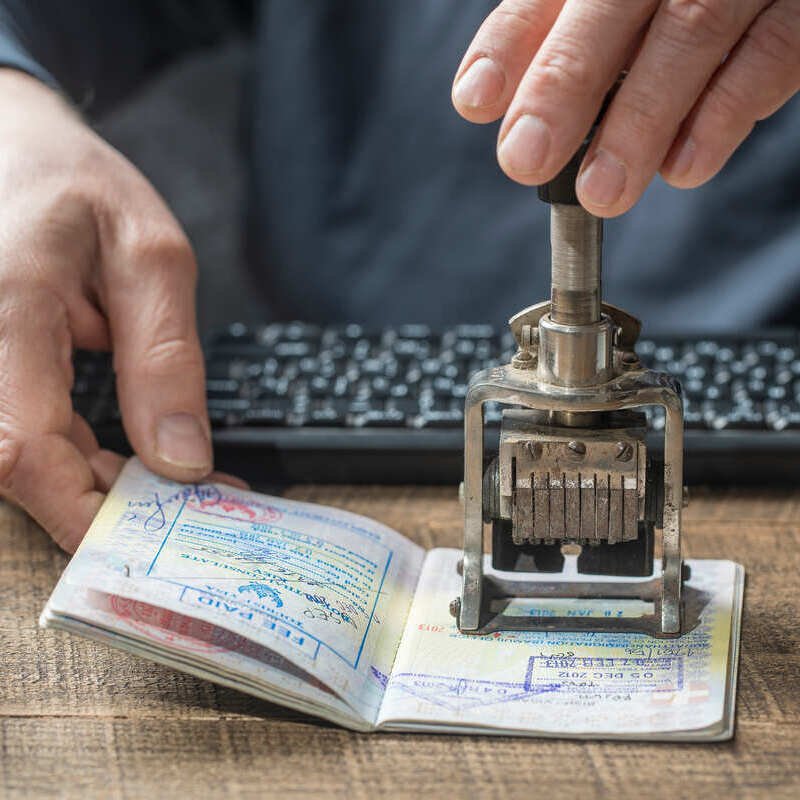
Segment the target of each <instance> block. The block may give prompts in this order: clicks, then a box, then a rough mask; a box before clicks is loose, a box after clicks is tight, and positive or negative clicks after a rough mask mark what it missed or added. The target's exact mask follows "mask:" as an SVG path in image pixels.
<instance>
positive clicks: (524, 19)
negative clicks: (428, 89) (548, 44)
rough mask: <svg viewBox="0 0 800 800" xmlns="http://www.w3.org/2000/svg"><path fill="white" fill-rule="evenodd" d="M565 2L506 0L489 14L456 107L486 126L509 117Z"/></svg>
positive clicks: (462, 75)
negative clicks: (521, 83) (520, 86)
mask: <svg viewBox="0 0 800 800" xmlns="http://www.w3.org/2000/svg"><path fill="white" fill-rule="evenodd" d="M564 2H565V0H504V2H502V3H500V5H499V6H498V7H497V8H496V9H495V10H494V11H492V13H491V14H489V16H488V17H487V18H486V20H485V21H484V23H483V25H481V27H480V28H479V29H478V32H477V33H476V34H475V38H474V39H473V40H472V43H471V44H470V46H469V47H468V48H467V52H466V53H465V55H464V58H463V59H462V60H461V64H460V66H459V68H458V71H457V72H456V77H455V80H454V81H453V105H454V106H455V109H456V111H458V113H459V114H461V116H462V117H464V118H465V119H467V120H469V121H470V122H479V123H484V122H493V121H494V120H496V119H499V118H500V117H501V116H502V115H503V114H504V113H505V111H506V109H507V108H508V105H509V103H510V102H511V98H512V97H513V96H514V92H515V91H516V88H517V85H518V84H519V81H520V78H522V76H523V74H524V73H525V70H526V69H527V68H528V65H529V64H530V63H531V59H532V58H533V56H534V55H535V53H536V51H537V50H538V49H539V46H540V45H541V44H542V42H543V41H544V38H545V36H547V32H548V31H549V30H550V28H551V27H552V25H553V23H554V22H555V21H556V17H558V13H559V11H560V10H561V8H562V6H563V5H564Z"/></svg>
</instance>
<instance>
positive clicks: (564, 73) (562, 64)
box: [534, 39, 598, 95]
mask: <svg viewBox="0 0 800 800" xmlns="http://www.w3.org/2000/svg"><path fill="white" fill-rule="evenodd" d="M584 52H585V51H584V50H583V49H582V48H581V47H579V46H577V45H575V44H574V43H571V42H570V41H568V40H564V39H562V40H561V41H554V42H553V43H552V44H550V45H548V46H547V48H546V49H543V50H542V51H541V52H540V54H539V56H538V57H537V59H536V61H535V67H534V69H535V72H534V81H535V83H536V88H537V89H538V90H543V91H558V92H564V91H565V90H566V91H567V92H569V94H570V95H574V94H583V93H585V92H586V91H587V90H590V89H591V88H592V87H593V86H594V84H595V83H596V82H597V73H598V71H597V70H596V69H595V68H593V67H592V65H591V64H590V63H589V59H587V58H586V57H585V55H584Z"/></svg>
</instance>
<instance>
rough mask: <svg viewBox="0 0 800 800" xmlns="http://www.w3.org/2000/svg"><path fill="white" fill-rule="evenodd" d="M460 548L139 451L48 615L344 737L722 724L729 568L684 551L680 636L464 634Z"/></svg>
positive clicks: (730, 700) (542, 603) (729, 728)
mask: <svg viewBox="0 0 800 800" xmlns="http://www.w3.org/2000/svg"><path fill="white" fill-rule="evenodd" d="M459 558H460V551H458V550H451V549H434V550H430V551H425V550H423V549H422V548H420V547H418V546H417V545H416V544H414V543H413V542H411V541H409V540H408V539H406V538H405V537H404V536H402V535H401V534H399V533H397V532H396V531H394V530H391V529H390V528H388V527H386V526H385V525H382V524H380V523H379V522H375V521H374V520H371V519H367V518H366V517H362V516H358V515H356V514H352V513H349V512H346V511H341V510H337V509H334V508H329V507H326V506H320V505H314V504H311V503H303V502H297V501H293V500H287V499H284V498H281V497H270V496H267V495H263V494H258V493H255V492H249V491H243V490H240V489H235V488H233V487H230V486H227V485H224V484H215V483H207V484H197V485H183V484H178V483H173V482H171V481H168V480H165V479H163V478H160V477H158V476H156V475H154V474H152V473H150V472H149V471H147V470H146V469H145V467H144V466H143V465H142V464H141V462H139V461H138V460H136V459H132V460H130V461H129V462H128V464H127V465H126V467H125V469H124V470H123V472H122V474H121V475H120V477H119V480H118V481H117V482H116V484H115V485H114V487H113V489H112V491H111V492H110V493H109V495H108V497H107V499H106V501H105V503H104V505H103V507H102V509H101V510H100V513H99V514H98V515H97V517H96V518H95V520H94V522H93V524H92V526H91V528H90V529H89V532H88V533H87V535H86V537H85V539H84V540H83V542H82V544H81V546H80V548H79V549H78V551H77V553H76V554H75V555H74V556H73V558H72V560H71V561H70V563H69V565H68V566H67V568H66V570H65V571H64V574H63V575H62V577H61V579H60V580H59V582H58V585H57V586H56V588H55V590H54V592H53V594H52V596H51V597H50V599H49V601H48V603H47V606H46V607H45V609H44V611H43V613H42V617H41V620H40V624H41V625H42V626H44V627H47V628H59V629H62V630H65V631H70V632H72V633H77V634H80V635H82V636H86V637H88V638H90V639H94V640H96V641H99V642H105V643H107V644H109V645H112V646H114V647H118V648H120V649H122V650H125V651H127V652H129V653H133V654H135V655H138V656H142V657H144V658H148V659H150V660H152V661H156V662H159V663H161V664H164V665H167V666H169V667H172V668H174V669H178V670H182V671H184V672H188V673H191V674H192V675H195V676H198V677H200V678H204V679H207V680H210V681H214V682H216V683H219V684H222V685H225V686H229V687H232V688H234V689H238V690H240V691H242V692H247V693H249V694H252V695H255V696H256V697H260V698H263V699H266V700H269V701H272V702H274V703H279V704H282V705H285V706H289V707H291V708H294V709H297V710H300V711H303V712H306V713H308V714H312V715H316V716H318V717H322V718H325V719H327V720H330V721H333V722H335V723H338V724H340V725H343V726H345V727H347V728H351V729H353V730H360V731H372V730H389V731H427V732H442V733H473V734H505V735H528V736H557V737H583V738H598V739H600V738H603V739H612V738H619V739H622V738H626V739H669V740H681V741H714V740H721V739H726V738H730V737H731V736H732V735H733V724H734V703H735V689H736V670H737V662H738V650H739V626H740V618H741V609H742V592H743V585H744V571H743V569H742V567H741V566H739V565H738V564H734V563H733V562H730V561H713V560H694V561H689V562H688V563H689V565H690V567H691V579H690V581H689V586H690V587H692V588H693V590H696V594H697V596H701V597H702V598H703V603H704V604H703V607H702V611H701V612H700V617H699V624H697V625H696V627H695V628H694V629H693V630H691V631H690V632H688V633H686V634H684V635H683V636H682V637H680V638H679V639H653V638H650V637H648V636H646V635H643V634H633V633H575V632H571V633H557V632H509V633H496V634H492V635H490V636H469V635H465V634H461V633H460V632H459V631H458V629H457V627H456V626H455V623H454V620H453V618H452V617H451V616H450V613H449V604H450V601H451V600H452V599H453V598H455V597H457V596H458V595H459V593H460V588H461V586H460V583H461V581H460V578H459V576H458V574H457V571H456V565H457V562H458V559H459ZM544 577H545V578H546V577H547V576H544ZM581 577H582V576H579V575H574V576H571V580H575V579H580V578H581ZM592 579H596V577H593V578H592ZM517 602H519V603H520V604H522V603H524V604H525V605H521V606H520V608H519V609H515V613H524V614H537V615H548V614H549V615H554V614H560V615H564V614H566V615H576V616H578V615H582V616H590V615H600V616H623V615H627V614H636V615H639V614H641V613H642V611H643V608H642V606H643V605H644V604H643V603H641V602H639V601H608V600H602V601H601V600H526V601H517Z"/></svg>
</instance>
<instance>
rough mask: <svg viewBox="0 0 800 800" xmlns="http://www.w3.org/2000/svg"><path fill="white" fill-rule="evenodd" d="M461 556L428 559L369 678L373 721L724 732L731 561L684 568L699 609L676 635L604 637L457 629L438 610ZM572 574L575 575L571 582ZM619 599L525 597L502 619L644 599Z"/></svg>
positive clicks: (729, 713)
mask: <svg viewBox="0 0 800 800" xmlns="http://www.w3.org/2000/svg"><path fill="white" fill-rule="evenodd" d="M460 556H461V553H460V552H459V551H456V550H444V549H438V550H432V551H430V552H429V553H428V556H427V558H426V561H425V565H424V567H423V570H422V575H421V577H420V581H419V586H418V588H417V593H416V596H415V598H414V602H413V604H412V607H411V612H410V614H409V618H408V623H407V628H406V633H405V635H404V637H403V640H402V642H401V644H400V649H399V651H398V654H397V659H396V660H395V665H394V670H393V672H392V673H391V674H390V675H384V674H377V673H375V672H373V678H374V680H375V681H376V682H378V683H380V684H381V685H383V686H384V687H385V688H386V694H385V698H384V704H383V707H382V709H381V713H380V715H379V723H380V724H381V725H382V726H384V727H386V728H391V729H414V730H419V729H420V728H421V727H423V726H433V727H436V728H439V729H441V728H442V727H443V726H445V727H448V728H450V729H451V730H453V729H458V730H469V729H471V730H473V731H474V730H476V729H484V730H487V731H494V732H499V733H502V732H514V733H530V734H535V735H551V736H588V737H615V736H626V737H634V738H642V739H645V738H661V737H667V738H683V739H692V738H726V737H729V736H730V735H731V733H732V730H731V729H730V726H731V725H732V719H733V690H734V689H735V664H736V658H735V657H736V654H737V650H738V622H739V615H740V613H741V589H742V582H743V570H742V569H741V567H739V566H738V565H736V564H734V563H733V562H730V561H705V560H703V561H689V562H687V563H688V564H689V565H690V567H691V570H692V577H691V580H690V581H689V583H688V589H687V592H689V593H690V594H691V595H693V596H694V598H695V600H696V601H699V602H701V603H702V613H701V616H700V622H699V624H698V625H697V627H696V628H694V630H692V631H691V632H689V633H687V634H685V635H683V636H682V637H680V638H679V639H655V638H652V637H650V636H647V635H644V634H633V633H606V632H602V633H575V632H572V633H557V632H530V631H526V632H507V633H495V634H490V635H488V636H470V635H465V634H461V633H460V632H459V631H458V629H457V628H456V626H455V623H454V620H453V618H452V617H451V616H450V614H449V611H448V605H449V602H450V601H451V600H452V599H453V598H454V597H457V596H459V594H460V591H461V579H460V577H459V576H458V575H457V573H456V564H457V561H458V559H459V558H460ZM487 571H489V570H488V569H487ZM582 578H584V579H585V576H580V575H578V574H577V573H576V574H575V575H573V576H572V578H571V579H573V580H580V579H582ZM543 579H544V580H546V579H547V576H543ZM590 579H591V580H597V579H598V578H597V577H596V576H591V578H590ZM606 580H609V579H606ZM611 580H613V578H611ZM630 602H631V601H626V603H625V605H622V604H621V603H620V601H614V600H611V601H608V600H603V601H598V600H575V599H570V600H541V601H540V600H525V601H515V607H513V608H512V609H509V610H508V611H507V612H506V613H525V614H531V615H539V616H555V615H568V616H588V615H602V616H622V615H623V614H637V615H638V614H640V613H641V612H642V611H643V610H645V604H644V603H642V602H639V601H636V602H635V603H634V604H633V605H630ZM731 672H732V674H730V673H731ZM693 731H694V732H696V733H695V734H693V733H692V732H693ZM676 732H682V733H681V734H680V735H677V734H676ZM687 732H688V733H687Z"/></svg>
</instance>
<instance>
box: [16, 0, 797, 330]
mask: <svg viewBox="0 0 800 800" xmlns="http://www.w3.org/2000/svg"><path fill="white" fill-rule="evenodd" d="M494 5H495V3H494V2H491V0H403V2H402V3H394V2H392V3H389V2H387V3H374V2H367V0H339V1H338V2H335V3H333V2H323V1H322V0H261V2H255V3H248V2H218V1H217V0H200V1H199V2H197V1H195V2H189V0H162V2H145V1H144V0H141V1H140V2H137V1H136V0H128V1H127V2H124V1H123V0H71V2H70V3H63V2H59V0H0V64H5V65H10V66H16V67H18V68H20V69H23V70H26V71H28V72H30V73H32V74H34V75H37V76H38V77H40V78H41V79H42V80H45V81H47V82H49V83H51V84H53V85H56V86H59V87H61V88H62V89H63V90H64V91H65V92H67V93H68V94H69V95H70V96H71V97H73V99H75V101H76V102H78V103H79V104H82V105H83V106H84V107H87V108H89V109H90V110H91V109H92V108H95V109H102V108H103V107H104V105H107V104H108V103H110V102H113V101H114V100H115V99H117V98H119V97H120V96H122V95H123V94H124V93H125V92H126V91H128V90H129V89H131V88H132V87H134V86H135V85H136V84H137V83H138V82H140V81H141V80H142V79H143V77H145V76H146V75H148V74H150V73H152V72H153V71H154V70H157V69H158V68H159V66H161V65H163V64H164V63H166V62H167V61H168V60H170V59H172V58H175V57H176V56H178V55H179V54H181V53H183V52H186V51H187V50H189V49H192V48H196V47H199V46H203V45H208V44H212V43H214V42H216V41H219V39H220V38H222V37H223V36H225V35H226V34H228V33H230V32H231V31H233V30H234V29H239V30H246V31H248V32H250V33H251V34H252V38H253V60H252V70H251V75H250V80H249V82H248V87H247V94H246V96H247V99H248V102H247V104H246V108H245V113H246V130H247V136H246V137H245V138H246V141H245V142H244V146H245V147H246V148H247V155H248V158H249V163H250V169H249V176H250V191H249V203H248V213H247V236H248V261H249V263H250V265H251V268H252V269H253V270H254V271H255V272H256V274H257V276H258V281H259V285H260V286H261V287H262V288H263V291H264V294H265V297H266V299H267V301H268V303H269V305H270V307H271V309H272V312H273V313H274V315H275V316H276V317H278V318H300V319H307V320H312V321H345V320H347V321H350V320H352V321H358V322H363V323H366V324H367V325H371V326H380V325H383V324H386V323H392V322H400V321H421V322H428V323H431V324H432V325H434V326H436V327H441V326H443V325H447V324H451V323H455V322H461V321H470V322H472V321H475V322H477V321H490V322H492V323H494V324H497V325H499V324H501V323H502V322H503V321H504V320H505V319H506V318H507V317H508V316H509V315H511V314H512V313H514V312H515V311H517V310H518V309H519V308H521V307H522V306H525V305H528V304H530V303H533V302H537V301H538V300H541V299H544V298H546V297H547V295H548V284H549V242H548V230H547V207H546V206H545V205H543V204H542V203H540V202H539V201H538V199H537V197H536V191H535V190H534V189H530V188H526V187H522V186H518V185H516V184H514V183H513V182H511V181H510V180H508V179H507V178H506V177H505V176H504V175H503V174H502V173H501V172H500V169H499V167H498V166H497V164H496V161H495V156H494V148H495V142H496V136H497V126H496V125H490V126H475V125H471V124H469V123H467V122H465V121H463V120H462V119H460V118H459V117H458V116H457V115H456V113H455V111H454V110H453V109H452V106H451V104H450V99H449V96H450V85H451V81H452V77H453V73H454V71H455V69H456V67H457V65H458V62H459V60H460V58H461V55H462V54H463V51H464V49H465V47H466V45H467V44H468V42H469V41H470V39H471V37H472V35H473V34H474V32H475V30H476V29H477V27H478V25H479V24H480V22H481V21H482V20H483V19H484V18H485V16H486V15H487V13H488V12H489V11H490V10H491V9H492V8H493V7H494ZM799 130H800V98H798V97H796V98H794V100H792V101H790V102H789V103H788V104H787V105H786V106H784V108H783V109H781V110H780V111H779V112H778V113H777V114H775V115H774V116H773V117H771V118H770V119H768V120H766V121H764V122H762V123H759V124H758V126H757V127H756V129H755V131H754V133H753V134H752V135H751V136H750V138H749V139H748V140H747V141H746V142H745V143H744V145H743V146H742V147H741V148H740V149H739V151H738V152H737V153H736V154H735V155H734V156H733V158H732V159H731V161H730V162H729V163H728V165H727V166H726V167H725V168H724V170H723V171H722V172H721V174H720V175H719V176H717V177H716V178H715V179H713V180H712V181H710V182H709V183H708V184H706V185H705V186H703V187H701V188H700V189H696V190H693V191H679V190H675V189H671V188H669V187H668V186H666V185H665V184H664V183H663V182H662V181H660V180H659V179H656V180H655V181H654V183H653V184H652V185H651V186H650V188H649V189H648V190H647V192H646V194H645V196H644V198H643V199H642V200H641V201H640V202H639V203H638V204H637V205H636V207H635V208H634V209H633V210H631V211H630V212H628V213H627V214H625V215H624V216H623V217H620V218H618V219H615V220H612V221H610V222H608V223H607V224H606V235H605V271H604V297H605V298H606V299H607V300H609V301H610V302H613V303H615V304H616V305H620V306H622V307H624V308H626V309H627V310H628V311H630V312H632V313H635V314H637V315H638V316H640V317H642V318H643V319H644V320H645V323H646V325H647V327H648V329H650V330H657V329H672V330H687V331H689V330H691V331H705V330H709V331H718V330H737V329H749V328H751V327H763V326H767V325H774V324H776V323H785V322H797V321H798V317H797V312H798V309H799V308H800V135H798V131H799Z"/></svg>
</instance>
